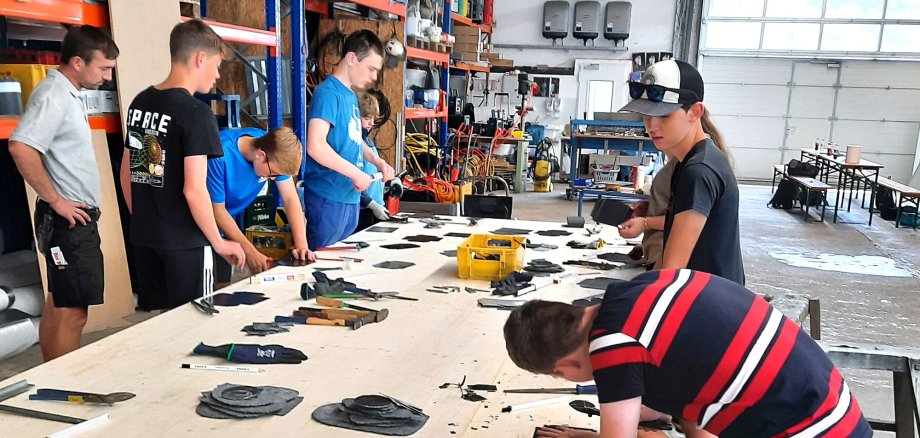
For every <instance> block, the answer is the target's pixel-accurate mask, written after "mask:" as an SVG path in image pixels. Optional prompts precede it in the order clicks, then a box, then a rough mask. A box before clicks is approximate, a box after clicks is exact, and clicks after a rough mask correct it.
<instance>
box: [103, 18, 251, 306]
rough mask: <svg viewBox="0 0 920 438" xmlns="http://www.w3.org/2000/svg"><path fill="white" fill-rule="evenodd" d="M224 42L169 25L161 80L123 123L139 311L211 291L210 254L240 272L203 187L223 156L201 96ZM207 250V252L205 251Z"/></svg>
mask: <svg viewBox="0 0 920 438" xmlns="http://www.w3.org/2000/svg"><path fill="white" fill-rule="evenodd" d="M223 50H224V47H223V42H222V41H221V39H220V37H219V36H218V35H217V34H216V33H214V31H213V30H212V29H211V28H210V27H209V26H208V25H207V24H205V23H204V22H203V21H201V20H189V21H186V22H184V23H180V24H177V25H176V26H175V27H173V30H172V32H170V35H169V54H170V58H171V60H172V63H171V66H170V70H169V75H168V76H167V77H166V80H164V81H163V82H161V83H159V84H156V85H153V86H151V87H148V88H147V89H146V90H143V91H141V92H140V93H139V94H138V95H137V96H136V97H135V98H134V100H133V101H132V102H131V105H130V107H129V108H128V112H127V113H126V119H127V133H126V134H127V136H126V137H127V138H126V140H125V149H126V150H125V154H124V158H123V159H122V162H121V187H122V190H123V192H124V196H125V202H126V204H127V206H128V210H129V211H131V243H132V244H133V245H134V260H135V274H136V278H137V285H138V287H137V289H136V290H137V294H138V305H139V306H140V308H141V309H144V310H156V309H172V308H175V307H178V306H181V305H183V304H185V303H187V302H189V301H191V300H194V299H196V298H199V297H201V296H202V295H204V294H208V293H211V292H212V291H213V290H214V272H213V271H214V260H213V259H214V256H213V253H217V254H218V255H219V256H221V257H223V258H224V259H226V260H227V262H229V263H232V264H234V265H236V266H237V267H239V268H241V269H242V267H243V265H244V263H245V255H244V253H243V248H242V247H240V244H238V243H236V242H232V241H229V240H224V239H223V238H221V236H220V231H219V230H218V229H217V224H216V223H215V221H214V211H213V210H212V208H211V197H210V196H209V195H208V188H207V185H206V181H207V177H208V159H209V158H215V157H219V156H221V155H223V151H222V150H221V146H220V137H219V136H218V132H217V121H216V120H215V118H214V113H213V112H211V108H210V107H208V106H207V105H205V104H204V103H203V102H201V101H199V100H198V99H196V98H195V97H194V96H193V94H194V93H207V92H208V91H210V90H211V88H212V87H213V86H214V82H216V81H217V79H218V78H219V77H220V74H219V73H218V69H219V68H220V63H221V61H222V59H223V58H222V54H223ZM212 248H213V252H212Z"/></svg>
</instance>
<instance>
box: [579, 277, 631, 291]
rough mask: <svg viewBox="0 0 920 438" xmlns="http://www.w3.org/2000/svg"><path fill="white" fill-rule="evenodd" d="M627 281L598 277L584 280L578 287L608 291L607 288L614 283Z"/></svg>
mask: <svg viewBox="0 0 920 438" xmlns="http://www.w3.org/2000/svg"><path fill="white" fill-rule="evenodd" d="M622 281H626V280H621V279H619V278H610V277H596V278H589V279H587V280H582V281H580V282H578V285H579V286H581V287H583V288H586V289H599V290H607V286H609V285H610V284H612V283H618V282H622Z"/></svg>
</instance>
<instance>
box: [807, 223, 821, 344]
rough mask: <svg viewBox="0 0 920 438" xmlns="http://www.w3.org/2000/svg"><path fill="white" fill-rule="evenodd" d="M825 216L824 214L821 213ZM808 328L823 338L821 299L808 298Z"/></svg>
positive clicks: (812, 334) (814, 337)
mask: <svg viewBox="0 0 920 438" xmlns="http://www.w3.org/2000/svg"><path fill="white" fill-rule="evenodd" d="M821 216H822V218H823V216H824V215H823V214H822V215H821ZM808 328H809V330H808V331H809V333H810V334H811V338H812V339H814V340H816V341H820V340H821V300H818V299H812V298H809V299H808Z"/></svg>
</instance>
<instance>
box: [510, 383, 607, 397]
mask: <svg viewBox="0 0 920 438" xmlns="http://www.w3.org/2000/svg"><path fill="white" fill-rule="evenodd" d="M505 394H577V395H581V394H597V385H575V387H574V388H527V389H506V390H505Z"/></svg>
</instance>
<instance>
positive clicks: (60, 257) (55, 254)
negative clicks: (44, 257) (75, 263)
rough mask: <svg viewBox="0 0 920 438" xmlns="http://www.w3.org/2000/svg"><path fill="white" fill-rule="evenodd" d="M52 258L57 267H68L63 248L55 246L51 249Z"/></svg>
mask: <svg viewBox="0 0 920 438" xmlns="http://www.w3.org/2000/svg"><path fill="white" fill-rule="evenodd" d="M51 258H52V259H53V260H54V264H55V265H57V266H67V260H64V253H63V252H61V247H59V246H55V247H54V248H51Z"/></svg>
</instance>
